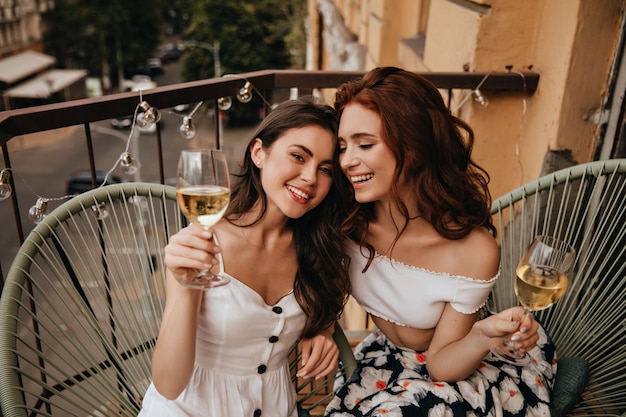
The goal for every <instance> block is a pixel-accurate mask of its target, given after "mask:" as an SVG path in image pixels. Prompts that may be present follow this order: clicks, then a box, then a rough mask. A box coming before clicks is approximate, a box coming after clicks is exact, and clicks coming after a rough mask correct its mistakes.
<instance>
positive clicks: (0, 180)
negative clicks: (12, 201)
mask: <svg viewBox="0 0 626 417" xmlns="http://www.w3.org/2000/svg"><path fill="white" fill-rule="evenodd" d="M10 179H11V174H9V170H8V169H3V170H2V171H0V201H1V200H6V199H7V198H9V197H10V196H11V184H10V183H9V180H10Z"/></svg>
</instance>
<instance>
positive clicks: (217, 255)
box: [211, 231, 224, 275]
mask: <svg viewBox="0 0 626 417" xmlns="http://www.w3.org/2000/svg"><path fill="white" fill-rule="evenodd" d="M211 235H213V243H214V244H215V245H216V246H219V245H220V243H219V242H218V241H217V236H216V235H215V233H214V232H213V231H211ZM216 257H217V261H218V262H219V272H218V273H217V274H218V275H222V274H223V273H224V261H223V260H222V252H217V254H216Z"/></svg>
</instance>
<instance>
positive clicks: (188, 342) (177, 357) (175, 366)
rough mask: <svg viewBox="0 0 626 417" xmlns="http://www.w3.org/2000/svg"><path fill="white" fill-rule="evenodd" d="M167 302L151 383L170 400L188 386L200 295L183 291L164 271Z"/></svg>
mask: <svg viewBox="0 0 626 417" xmlns="http://www.w3.org/2000/svg"><path fill="white" fill-rule="evenodd" d="M166 291H167V299H166V302H165V311H164V313H163V321H162V322H161V329H160V330H159V337H158V339H157V344H156V346H155V348H154V355H153V356H152V380H153V382H154V386H155V388H156V389H157V391H159V393H160V394H161V395H163V396H164V397H165V398H168V399H170V400H173V399H175V398H176V397H178V396H179V395H180V393H181V392H183V390H184V389H185V387H186V386H187V384H188V383H189V378H191V373H192V372H193V365H194V361H195V357H196V329H197V327H198V313H199V311H200V304H201V300H202V291H199V290H194V289H190V288H186V287H183V286H182V285H180V284H179V283H178V282H177V281H176V279H175V278H174V277H173V275H172V274H171V272H170V271H169V270H168V271H167V289H166Z"/></svg>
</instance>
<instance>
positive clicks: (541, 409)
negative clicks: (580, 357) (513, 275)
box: [326, 244, 556, 417]
mask: <svg viewBox="0 0 626 417" xmlns="http://www.w3.org/2000/svg"><path fill="white" fill-rule="evenodd" d="M350 246H351V248H350V249H351V253H350V255H351V262H350V281H351V283H352V295H353V296H354V297H355V299H356V300H357V301H358V302H359V304H360V305H361V306H362V307H363V308H364V309H365V310H366V311H367V312H369V313H371V314H373V315H376V316H378V317H381V318H384V319H385V320H388V321H391V322H394V323H397V324H399V325H402V326H410V327H414V328H418V329H420V328H421V329H431V328H434V327H435V326H436V325H437V322H438V321H439V319H440V317H441V314H442V313H443V310H444V307H445V305H446V304H450V305H451V306H452V307H453V308H454V309H455V310H456V311H458V312H460V313H463V314H471V313H475V312H477V311H479V310H480V309H482V308H483V306H484V304H485V301H486V300H487V297H488V295H489V292H490V290H491V288H492V286H493V285H494V284H495V281H496V279H498V276H499V274H498V276H495V277H493V278H492V279H490V280H487V281H483V280H475V279H472V278H469V277H463V276H458V275H450V274H445V273H441V272H433V271H428V270H426V269H423V268H417V267H414V266H410V265H406V264H404V263H402V262H398V261H395V260H393V259H389V258H387V257H385V256H380V255H377V256H376V257H375V258H374V260H373V262H372V264H371V265H370V267H369V269H368V270H367V271H366V272H365V273H363V272H362V270H363V269H364V267H365V265H366V263H367V258H366V257H365V256H363V254H362V253H361V251H360V248H359V247H358V246H356V245H354V244H351V245H350ZM484 313H485V314H489V312H487V311H486V310H485V311H484ZM539 336H540V337H539V341H538V342H537V346H536V347H535V348H533V349H532V350H531V351H530V352H529V353H530V355H531V357H532V362H531V363H530V364H529V365H527V366H515V365H510V364H507V363H504V362H502V361H500V360H498V359H497V358H496V357H495V356H493V355H492V354H488V355H487V356H486V357H485V358H484V359H483V361H482V362H481V364H480V366H479V367H478V369H476V371H475V372H474V373H473V374H472V375H470V376H469V377H467V378H466V379H464V380H462V381H456V382H450V383H447V382H439V381H433V380H432V379H431V378H430V376H429V374H428V370H427V369H426V363H427V362H428V351H423V352H422V351H415V350H412V349H408V348H404V347H401V346H396V345H394V344H393V343H392V342H391V341H390V340H389V339H387V337H386V336H385V335H384V334H383V333H382V332H380V331H374V332H373V333H371V334H370V335H369V336H367V337H366V338H365V339H364V340H363V341H362V342H361V343H360V344H359V345H358V346H357V347H356V348H355V357H356V359H357V364H358V366H357V369H356V371H355V372H354V373H353V374H352V376H351V378H350V380H349V381H348V382H347V383H346V384H345V385H344V386H343V387H342V388H341V389H340V390H339V391H338V393H337V394H336V396H335V397H334V399H333V400H332V401H331V403H330V404H329V405H328V407H327V409H326V416H327V417H366V416H367V417H380V416H385V417H418V416H425V417H430V416H437V417H483V416H489V417H502V416H504V417H521V416H526V417H529V416H532V417H540V416H541V417H549V416H550V394H551V391H552V386H553V384H554V376H555V373H556V352H555V348H554V344H553V343H552V342H551V341H550V338H549V337H548V335H547V334H546V333H545V331H544V330H543V328H540V330H539Z"/></svg>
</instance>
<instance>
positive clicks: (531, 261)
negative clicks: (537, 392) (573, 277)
mask: <svg viewBox="0 0 626 417" xmlns="http://www.w3.org/2000/svg"><path fill="white" fill-rule="evenodd" d="M575 259H576V250H575V249H574V248H573V247H572V246H571V245H569V244H567V243H566V242H563V241H562V240H559V239H557V238H554V237H552V236H536V237H535V239H534V240H533V242H532V244H531V245H530V246H529V247H528V249H527V250H526V252H525V253H524V255H523V256H522V259H520V261H519V263H518V265H517V269H516V271H515V275H516V277H515V295H516V296H517V299H518V300H519V302H520V304H521V305H522V307H523V310H524V316H522V318H521V319H519V318H518V319H517V320H519V321H517V320H516V321H514V325H518V324H519V323H522V325H521V326H520V329H523V323H526V322H527V321H528V320H527V318H529V317H531V313H530V312H531V311H538V310H543V309H545V308H548V307H550V306H551V305H553V304H554V303H556V302H557V301H558V300H559V299H561V297H563V295H564V294H565V290H566V289H567V286H568V281H569V275H570V274H571V272H572V268H573V267H574V261H575ZM533 321H534V320H533ZM520 331H522V330H520ZM519 337H520V335H519V334H517V336H516V335H513V336H512V337H511V338H509V339H501V340H500V341H499V343H496V344H494V346H492V349H491V352H492V353H493V354H494V355H495V356H496V357H497V358H499V359H500V360H502V361H504V362H508V363H512V364H514V365H526V364H528V363H530V361H531V358H530V356H529V355H528V353H527V350H523V349H519V348H518V346H519V342H518V340H517V339H519Z"/></svg>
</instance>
